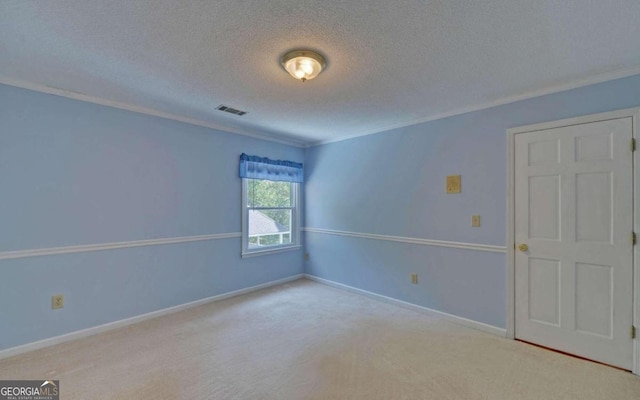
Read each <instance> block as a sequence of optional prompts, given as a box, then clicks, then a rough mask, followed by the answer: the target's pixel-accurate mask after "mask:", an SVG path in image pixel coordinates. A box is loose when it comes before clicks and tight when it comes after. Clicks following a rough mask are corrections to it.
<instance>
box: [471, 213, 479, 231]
mask: <svg viewBox="0 0 640 400" xmlns="http://www.w3.org/2000/svg"><path fill="white" fill-rule="evenodd" d="M471 226H472V227H474V228H478V227H479V226H480V216H479V215H472V216H471Z"/></svg>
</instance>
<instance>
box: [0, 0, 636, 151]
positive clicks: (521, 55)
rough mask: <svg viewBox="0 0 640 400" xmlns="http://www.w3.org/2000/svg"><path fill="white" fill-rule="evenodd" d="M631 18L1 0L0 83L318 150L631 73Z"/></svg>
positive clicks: (530, 8) (531, 5)
mask: <svg viewBox="0 0 640 400" xmlns="http://www.w3.org/2000/svg"><path fill="white" fill-rule="evenodd" d="M638 21H640V1H638V0H610V1H601V0H591V1H587V0H583V1H572V0H564V1H557V0H536V1H533V0H486V1H469V0H434V1H409V0H406V1H389V0H353V1H344V0H323V1H311V0H269V1H265V0H234V1H226V0H224V1H223V0H219V1H215V0H207V1H205V0H200V1H196V0H191V1H186V0H183V1H176V0H121V1H115V0H114V1H97V0H56V1H29V0H2V1H0V82H5V83H12V82H21V83H23V84H25V83H28V84H35V85H44V86H48V87H53V88H60V89H64V90H67V91H72V92H78V93H81V94H83V95H87V96H91V97H94V98H100V99H105V100H108V101H112V102H118V103H120V104H127V105H131V106H134V107H138V108H141V107H144V108H146V109H153V110H157V111H159V112H162V113H169V114H172V115H176V116H179V117H182V118H188V119H191V120H195V121H199V123H202V124H205V125H209V126H216V127H219V128H222V129H226V130H229V131H232V132H243V133H250V134H251V133H253V134H260V135H265V136H270V137H273V138H280V139H285V140H294V141H295V140H297V141H299V142H302V143H315V142H322V141H331V140H336V139H340V138H345V137H350V136H356V135H361V134H366V133H371V132H375V131H381V130H385V129H388V128H392V127H397V126H402V125H408V124H411V123H416V122H419V121H422V120H426V119H429V118H433V117H435V116H438V115H446V114H448V113H454V112H457V111H460V110H464V109H470V108H473V107H480V106H482V105H486V104H489V103H491V102H500V101H505V99H508V98H514V97H517V96H526V95H527V93H531V92H532V91H539V90H544V89H545V88H550V87H554V86H557V85H563V84H571V83H576V82H585V80H590V79H596V78H597V77H603V76H619V75H624V74H631V73H633V72H640V23H638ZM298 47H304V48H310V49H315V50H318V51H320V52H322V53H323V54H324V55H325V56H326V58H327V62H328V67H327V69H326V70H325V72H323V73H322V74H321V75H320V76H319V77H318V78H316V79H315V80H313V81H308V82H306V83H301V82H298V81H295V80H293V79H292V78H291V77H290V76H289V75H288V74H287V73H286V72H285V71H284V70H283V69H282V68H281V66H280V64H279V57H280V55H282V54H283V53H285V52H286V51H288V50H291V49H294V48H298ZM219 104H226V105H230V106H232V107H235V108H239V109H242V110H246V111H248V114H246V115H245V116H242V117H238V116H233V115H231V114H224V113H221V112H219V111H215V107H216V106H218V105H219Z"/></svg>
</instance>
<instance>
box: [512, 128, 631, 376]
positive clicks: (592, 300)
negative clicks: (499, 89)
mask: <svg viewBox="0 0 640 400" xmlns="http://www.w3.org/2000/svg"><path fill="white" fill-rule="evenodd" d="M631 139H632V118H631V117H628V118H618V119H611V120H606V121H599V122H592V123H585V124H578V125H571V126H565V127H559V128H553V129H545V130H540V131H533V132H525V133H519V134H516V135H514V143H515V161H514V163H515V165H514V180H515V212H514V218H515V233H514V234H515V243H516V249H515V336H516V338H518V339H522V340H525V341H529V342H532V343H537V344H540V345H543V346H547V347H550V348H554V349H558V350H561V351H564V352H567V353H571V354H576V355H579V356H582V357H585V358H589V359H593V360H596V361H600V362H604V363H607V364H611V365H614V366H618V367H621V368H625V369H631V368H632V363H633V351H632V348H633V341H632V339H631V332H630V330H631V326H632V321H633V244H632V241H631V234H632V231H633V203H632V202H633V164H632V163H633V162H632V151H631V147H630V144H631Z"/></svg>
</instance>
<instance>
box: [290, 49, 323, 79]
mask: <svg viewBox="0 0 640 400" xmlns="http://www.w3.org/2000/svg"><path fill="white" fill-rule="evenodd" d="M280 63H281V64H282V67H283V68H284V69H285V70H286V71H287V72H288V73H289V75H291V76H293V77H294V78H295V79H299V80H301V81H302V82H304V81H307V80H309V79H313V78H315V77H316V76H318V74H320V72H322V70H323V69H324V67H325V66H326V65H327V62H326V61H325V59H324V57H323V56H321V55H320V54H318V53H316V52H314V51H311V50H292V51H290V52H288V53H287V54H285V55H283V56H282V58H281V59H280Z"/></svg>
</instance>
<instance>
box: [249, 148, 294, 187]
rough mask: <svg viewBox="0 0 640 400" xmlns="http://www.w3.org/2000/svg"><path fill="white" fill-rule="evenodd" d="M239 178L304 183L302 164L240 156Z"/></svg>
mask: <svg viewBox="0 0 640 400" xmlns="http://www.w3.org/2000/svg"><path fill="white" fill-rule="evenodd" d="M240 178H250V179H268V180H270V181H285V182H298V183H301V182H304V172H303V170H302V164H301V163H297V162H293V161H284V160H270V159H268V158H266V157H258V156H248V155H246V154H244V153H242V154H241V155H240Z"/></svg>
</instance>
